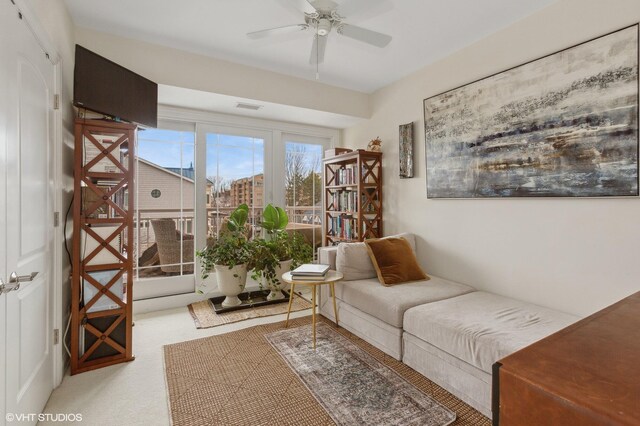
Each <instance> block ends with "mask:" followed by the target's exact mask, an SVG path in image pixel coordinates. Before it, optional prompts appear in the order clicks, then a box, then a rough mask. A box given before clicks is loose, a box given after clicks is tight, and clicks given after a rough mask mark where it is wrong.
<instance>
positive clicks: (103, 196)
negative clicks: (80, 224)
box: [82, 176, 129, 217]
mask: <svg viewBox="0 0 640 426" xmlns="http://www.w3.org/2000/svg"><path fill="white" fill-rule="evenodd" d="M82 181H83V182H84V183H85V184H86V185H87V187H88V188H89V189H90V190H91V191H93V192H95V193H96V195H98V197H99V199H98V200H96V201H94V202H93V204H91V205H90V206H89V207H87V209H86V210H85V211H84V212H82V214H83V215H84V216H90V215H91V214H92V213H93V212H95V211H96V210H97V209H98V208H99V207H100V206H102V205H104V204H106V205H107V206H109V207H111V208H112V209H114V210H115V211H116V212H117V213H118V214H119V215H120V216H122V217H125V216H127V212H126V211H125V210H124V209H123V208H121V207H120V206H119V205H118V204H117V203H116V202H114V201H113V196H114V195H116V193H117V192H118V191H120V190H123V191H124V190H125V189H127V188H128V187H129V179H126V178H125V179H122V180H121V181H120V182H119V183H118V184H117V185H116V186H114V187H113V188H111V189H109V190H108V191H104V190H102V189H101V188H100V187H99V186H97V185H95V184H94V183H93V182H91V179H89V178H88V177H86V176H85V177H83V178H82Z"/></svg>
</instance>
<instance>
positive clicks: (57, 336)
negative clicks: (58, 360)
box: [53, 328, 60, 345]
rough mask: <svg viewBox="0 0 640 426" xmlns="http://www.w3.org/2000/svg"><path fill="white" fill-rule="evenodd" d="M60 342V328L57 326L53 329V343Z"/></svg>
mask: <svg viewBox="0 0 640 426" xmlns="http://www.w3.org/2000/svg"><path fill="white" fill-rule="evenodd" d="M58 343H60V329H59V328H56V329H54V330H53V344H54V345H57V344H58Z"/></svg>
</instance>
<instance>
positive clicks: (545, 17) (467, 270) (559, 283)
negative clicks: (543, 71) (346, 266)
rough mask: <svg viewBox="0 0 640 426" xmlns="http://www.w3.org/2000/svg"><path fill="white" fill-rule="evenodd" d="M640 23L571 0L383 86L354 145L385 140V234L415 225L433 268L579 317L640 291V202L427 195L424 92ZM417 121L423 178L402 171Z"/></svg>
mask: <svg viewBox="0 0 640 426" xmlns="http://www.w3.org/2000/svg"><path fill="white" fill-rule="evenodd" d="M638 21H640V2H639V1H638V0H609V1H602V0H560V1H558V3H555V4H554V5H552V6H550V7H548V8H546V9H543V10H542V11H540V12H539V13H537V14H535V15H532V16H530V17H528V18H526V19H524V20H522V21H520V22H518V23H516V24H514V25H513V26H511V27H508V28H506V29H504V30H501V31H499V32H497V33H495V34H493V35H491V36H489V37H487V38H485V39H483V40H481V41H479V42H477V43H475V44H473V45H471V46H469V47H467V48H465V49H463V50H461V51H459V52H457V53H455V54H453V55H451V56H449V57H447V58H445V59H443V60H441V61H439V62H437V63H435V64H432V65H430V66H428V67H426V68H424V69H423V70H421V71H419V72H417V73H414V74H413V75H410V76H409V77H407V78H404V79H402V80H400V81H398V82H396V83H394V84H392V85H390V86H388V87H385V88H383V89H381V90H379V91H377V92H376V93H374V95H373V98H372V117H371V119H370V120H368V121H366V122H364V123H363V124H360V125H358V126H356V127H352V128H349V129H346V130H345V131H344V132H343V136H344V137H343V141H344V142H345V144H346V145H347V146H351V147H357V148H364V147H366V144H367V142H368V141H369V140H371V139H373V138H374V137H376V136H380V138H381V139H382V141H383V152H384V156H383V164H384V182H385V183H384V188H383V189H384V226H385V234H392V233H396V232H400V231H412V232H415V233H416V234H417V235H418V237H419V243H418V251H419V253H418V255H419V258H420V261H421V263H422V264H423V266H424V267H425V268H426V270H427V271H428V272H429V273H431V274H433V275H437V276H441V277H446V278H449V279H453V280H456V281H460V282H463V283H467V284H470V285H473V286H475V287H476V288H478V289H485V290H489V291H492V292H496V293H499V294H503V295H507V296H512V297H516V298H519V299H522V300H527V301H530V302H533V303H537V304H540V305H545V306H549V307H552V308H556V309H560V310H562V311H565V312H570V313H574V314H578V315H587V314H590V313H592V312H594V311H596V310H598V309H600V308H602V307H604V306H606V305H608V304H611V303H613V302H615V301H616V300H618V299H621V298H623V297H624V296H627V295H629V294H631V293H633V292H636V291H639V290H640V261H639V259H638V255H639V254H640V199H637V198H635V199H549V198H546V199H491V200H428V199H427V197H426V183H425V164H424V158H425V152H424V120H423V106H422V101H423V99H424V98H428V97H430V96H433V95H436V94H438V93H441V92H444V91H446V90H449V89H452V88H454V87H458V86H460V85H462V84H465V83H468V82H471V81H474V80H477V79H479V78H482V77H485V76H488V75H491V74H494V73H496V72H499V71H502V70H505V69H508V68H510V67H513V66H516V65H519V64H522V63H524V62H527V61H530V60H533V59H536V58H538V57H541V56H544V55H547V54H549V53H553V52H555V51H557V50H560V49H563V48H566V47H569V46H572V45H574V44H577V43H580V42H583V41H586V40H589V39H591V38H594V37H597V36H600V35H603V34H606V33H608V32H611V31H614V30H617V29H620V28H622V27H625V26H627V25H631V24H634V23H636V22H638ZM411 121H413V122H414V129H415V142H414V143H415V166H416V175H415V176H416V177H415V178H413V179H399V178H398V126H399V125H400V124H404V123H408V122H411Z"/></svg>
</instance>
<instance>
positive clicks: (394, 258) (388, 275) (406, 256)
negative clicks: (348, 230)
mask: <svg viewBox="0 0 640 426" xmlns="http://www.w3.org/2000/svg"><path fill="white" fill-rule="evenodd" d="M364 243H365V244H366V246H367V251H368V252H369V258H370V259H371V263H373V267H374V268H375V270H376V274H377V275H378V281H380V284H382V285H384V286H390V285H396V284H404V283H408V282H412V281H425V280H428V279H429V277H428V276H427V274H425V273H424V271H423V270H422V268H420V265H418V261H417V260H416V255H415V253H414V251H413V249H412V248H411V246H410V245H409V243H408V242H407V240H405V239H404V238H378V239H375V240H367V241H365V242H364Z"/></svg>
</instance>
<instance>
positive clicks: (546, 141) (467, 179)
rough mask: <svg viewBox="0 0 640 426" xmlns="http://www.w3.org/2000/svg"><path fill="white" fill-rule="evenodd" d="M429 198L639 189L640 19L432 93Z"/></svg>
mask: <svg viewBox="0 0 640 426" xmlns="http://www.w3.org/2000/svg"><path fill="white" fill-rule="evenodd" d="M424 121H425V149H426V157H427V196H428V197H429V198H482V197H607V196H618V197H623V196H638V25H634V26H632V27H628V28H624V29H622V30H619V31H616V32H613V33H611V34H608V35H605V36H602V37H599V38H596V39H594V40H591V41H588V42H585V43H582V44H579V45H577V46H574V47H570V48H568V49H565V50H562V51H560V52H557V53H554V54H552V55H549V56H545V57H543V58H540V59H537V60H535V61H532V62H529V63H526V64H524V65H521V66H518V67H516V68H512V69H510V70H507V71H504V72H501V73H499V74H495V75H493V76H490V77H487V78H484V79H482V80H479V81H476V82H473V83H469V84H467V85H465V86H461V87H459V88H456V89H453V90H450V91H448V92H445V93H442V94H440V95H437V96H434V97H431V98H428V99H425V101H424Z"/></svg>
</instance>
